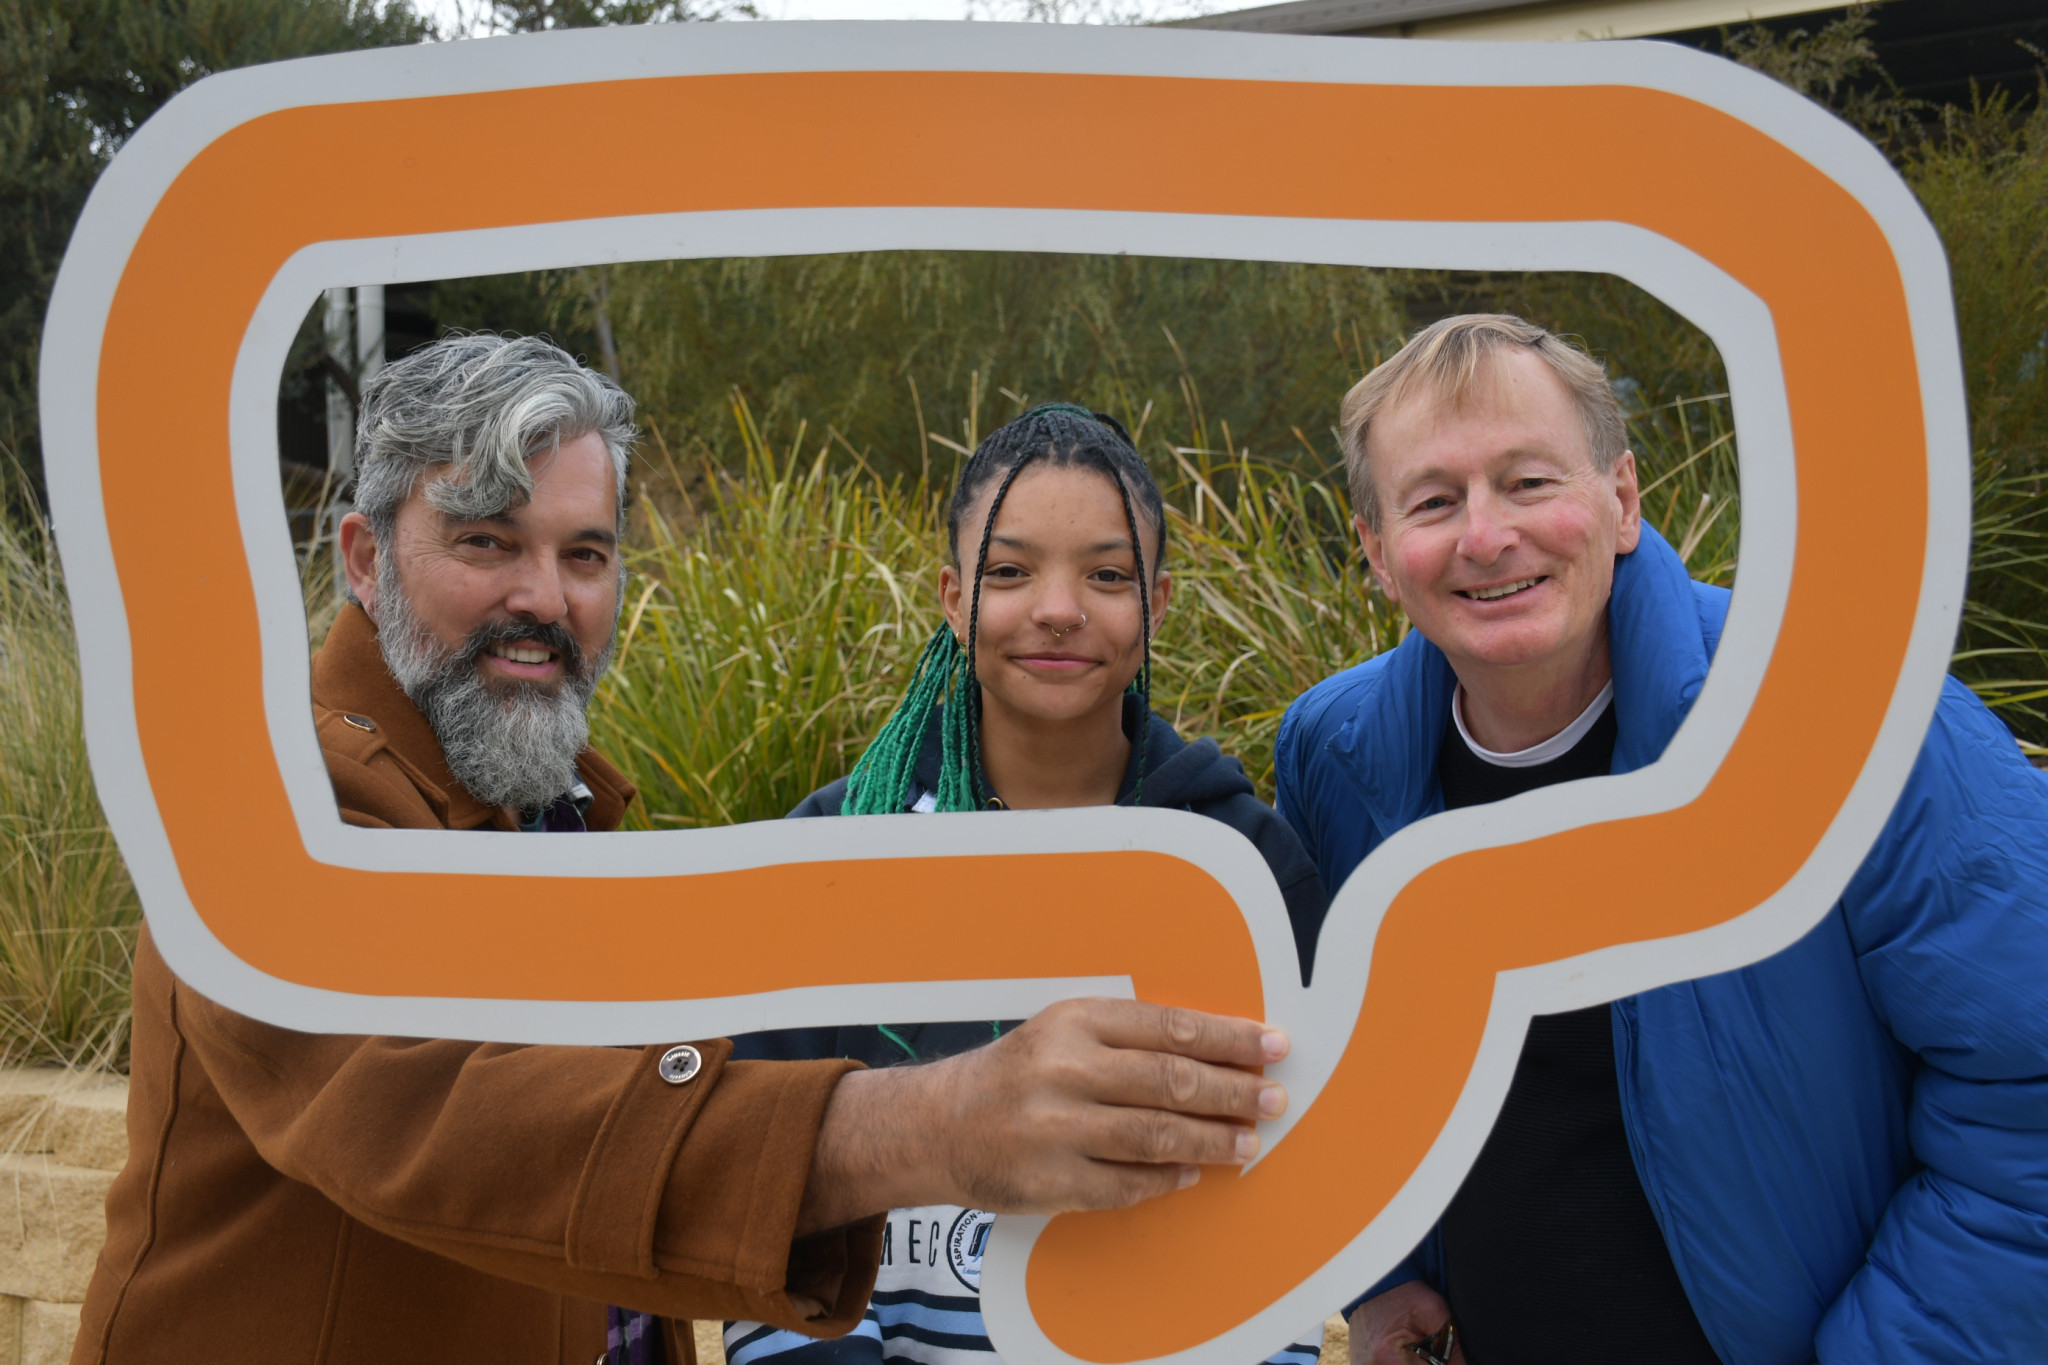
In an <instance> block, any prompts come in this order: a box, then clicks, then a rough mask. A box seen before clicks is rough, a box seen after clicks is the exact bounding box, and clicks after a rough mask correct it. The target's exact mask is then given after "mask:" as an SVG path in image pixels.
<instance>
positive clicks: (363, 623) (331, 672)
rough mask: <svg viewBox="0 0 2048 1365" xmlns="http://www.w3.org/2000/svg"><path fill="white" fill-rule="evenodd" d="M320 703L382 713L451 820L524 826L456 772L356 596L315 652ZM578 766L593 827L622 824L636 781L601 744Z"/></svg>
mask: <svg viewBox="0 0 2048 1365" xmlns="http://www.w3.org/2000/svg"><path fill="white" fill-rule="evenodd" d="M313 705H315V706H316V707H322V708H325V709H327V710H330V711H342V712H347V713H350V714H353V715H359V716H367V717H369V718H370V719H371V720H372V721H375V722H376V725H377V731H378V733H379V734H380V735H381V736H382V737H383V740H384V749H385V752H387V753H389V754H390V755H391V757H392V758H393V759H394V760H396V761H397V763H398V765H399V767H401V768H402V769H404V770H405V775H406V777H407V778H408V779H410V780H411V782H412V784H413V785H414V786H415V787H417V788H419V792H420V795H421V796H422V797H424V798H425V799H426V801H427V804H428V805H430V806H432V807H433V809H434V814H435V815H436V816H438V817H439V818H440V820H441V823H442V824H443V825H444V826H446V827H447V828H449V829H483V828H486V827H489V828H493V829H504V830H511V829H517V828H518V823H517V821H516V819H515V818H514V816H513V813H512V812H510V811H507V810H506V809H505V808H504V807H502V806H486V805H485V804H484V803H483V802H481V801H479V800H477V799H476V798H475V797H474V796H471V795H470V794H469V792H468V791H467V790H466V789H465V788H464V787H463V785H462V784H461V783H460V782H457V781H456V780H455V774H454V773H452V772H450V771H449V770H448V760H447V759H446V758H445V757H443V756H442V753H441V741H440V740H439V739H438V738H437V737H436V736H435V734H434V730H433V727H432V726H430V725H429V724H427V718H426V717H425V716H423V715H421V714H420V710H419V708H418V707H416V706H414V705H413V704H412V699H411V698H410V697H407V696H406V695H405V692H404V690H403V689H402V688H400V687H399V685H398V681H397V679H395V678H393V677H392V676H391V671H390V670H389V669H388V668H386V667H385V666H384V652H383V651H382V650H381V649H379V648H378V645H377V627H376V625H375V624H374V623H373V622H372V621H371V620H370V617H369V615H368V613H366V612H365V611H364V610H363V609H362V608H361V607H360V606H357V605H356V604H355V603H353V602H351V603H349V604H348V605H347V606H345V607H343V608H342V609H341V614H340V615H339V616H337V617H336V618H335V620H334V627H333V629H331V630H329V631H328V632H327V642H326V643H325V644H323V645H322V646H321V647H320V652H319V653H317V654H315V655H314V656H313ZM576 771H577V774H578V775H579V776H581V777H582V779H583V782H584V784H585V785H586V786H588V787H589V788H590V793H591V803H590V809H589V810H588V811H587V812H585V814H584V822H585V824H587V825H588V826H589V827H590V828H591V829H594V830H608V829H615V828H617V827H618V824H619V821H620V820H622V819H624V818H625V814H626V807H627V805H628V804H629V803H630V802H631V801H632V799H633V795H634V789H633V784H632V783H630V782H628V781H627V780H626V778H625V776H624V775H623V774H621V773H620V772H619V770H618V769H616V768H614V767H613V766H612V765H611V764H610V763H608V762H606V761H605V760H604V758H603V757H602V756H601V755H599V754H598V753H597V751H596V750H594V749H585V750H584V751H583V752H582V753H581V754H578V755H577V757H576Z"/></svg>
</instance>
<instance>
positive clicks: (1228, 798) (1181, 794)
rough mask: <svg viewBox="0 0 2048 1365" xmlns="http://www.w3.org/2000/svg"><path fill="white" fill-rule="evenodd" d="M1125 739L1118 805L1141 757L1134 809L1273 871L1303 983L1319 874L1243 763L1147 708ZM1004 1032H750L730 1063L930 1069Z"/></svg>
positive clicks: (829, 804)
mask: <svg viewBox="0 0 2048 1365" xmlns="http://www.w3.org/2000/svg"><path fill="white" fill-rule="evenodd" d="M939 720H940V717H939V713H938V712H937V711H934V712H933V714H932V719H931V724H930V725H929V726H928V727H927V729H926V731H925V739H924V747H923V749H922V750H921V751H920V752H919V754H918V759H917V769H916V773H915V778H916V785H917V788H918V790H917V791H915V792H913V793H912V794H911V799H910V800H908V801H906V802H905V803H904V808H905V809H906V810H908V809H909V808H911V807H912V806H915V805H916V804H917V803H918V801H919V800H920V799H922V798H923V797H924V796H926V795H927V794H929V793H933V792H936V791H937V790H938V786H939V763H940V753H941V749H940V737H939ZM1141 723H1142V724H1144V725H1146V726H1147V727H1148V733H1147V734H1146V740H1147V742H1146V743H1144V744H1139V743H1137V742H1136V740H1137V737H1138V726H1139V725H1140V724H1141ZM1123 726H1124V735H1125V736H1126V737H1127V738H1129V739H1131V740H1132V741H1133V742H1132V744H1131V761H1130V764H1129V766H1128V767H1127V768H1126V769H1125V770H1124V780H1123V784H1122V786H1121V787H1120V788H1119V789H1118V791H1117V797H1116V799H1117V803H1118V804H1119V805H1128V804H1130V800H1131V792H1132V791H1133V789H1135V788H1136V787H1137V785H1138V758H1139V755H1140V753H1142V754H1143V755H1144V760H1145V785H1144V790H1143V792H1142V793H1140V796H1139V800H1138V803H1137V804H1139V805H1141V806H1151V807H1156V808H1160V809H1180V810H1190V811H1193V812H1194V813H1195V814H1197V815H1206V816H1208V817H1209V818H1210V819H1212V820H1220V821H1222V822H1223V823H1224V824H1226V825H1228V826H1230V827H1231V828H1232V829H1234V830H1236V831H1237V832H1238V833H1239V834H1242V835H1243V836H1244V837H1245V838H1247V839H1249V840H1251V841H1252V847H1254V848H1256V849H1257V850H1258V851H1259V855H1260V856H1261V857H1263V858H1264V859H1265V860H1266V866H1267V867H1269V868H1271V869H1272V870H1273V879H1274V881H1276V882H1278V883H1279V885H1280V895H1281V898H1282V899H1283V900H1284V901H1285V902H1286V904H1287V918H1288V920H1289V921H1290V922H1291V923H1292V924H1293V926H1294V943H1295V950H1296V952H1297V953H1298V954H1299V960H1300V961H1301V963H1302V976H1303V979H1304V980H1306V978H1307V975H1308V967H1307V963H1308V960H1309V953H1310V952H1311V951H1312V949H1313V946H1314V943H1315V936H1316V931H1317V928H1318V927H1319V926H1320V925H1321V924H1322V920H1323V912H1324V910H1325V909H1326V908H1327V906H1328V898H1327V897H1326V896H1325V895H1324V892H1323V883H1322V879H1321V878H1320V877H1319V876H1318V875H1317V873H1316V867H1315V864H1314V863H1313V862H1311V861H1310V859H1309V856H1308V854H1307V853H1305V852H1304V851H1303V850H1302V847H1301V841H1300V840H1299V839H1298V838H1296V837H1295V833H1294V831H1293V829H1291V828H1290V827H1289V826H1288V824H1287V822H1286V821H1284V820H1282V819H1281V818H1280V817H1279V815H1277V814H1276V813H1275V812H1274V810H1273V808H1272V807H1271V806H1268V805H1267V804H1266V803H1265V802H1263V801H1261V800H1259V798H1258V797H1257V796H1255V795H1253V792H1252V783H1251V779H1250V778H1248V777H1246V776H1245V773H1244V765H1243V764H1242V763H1240V762H1238V761H1237V760H1236V759H1234V758H1231V757H1228V756H1227V755H1225V754H1224V752H1223V751H1222V750H1221V749H1219V748H1218V747H1217V745H1216V741H1215V740H1213V739H1198V740H1196V741H1195V742H1194V743H1193V744H1190V743H1188V742H1187V741H1186V740H1184V739H1182V738H1181V737H1180V735H1179V733H1178V732H1177V731H1175V730H1174V728H1173V726H1171V725H1169V724H1168V723H1167V722H1166V721H1165V720H1163V719H1161V718H1160V717H1159V716H1157V715H1154V714H1153V713H1152V712H1151V711H1150V710H1149V709H1148V708H1147V707H1146V705H1145V703H1144V700H1143V699H1142V698H1139V697H1135V696H1127V697H1125V698H1124V715H1123ZM845 799H846V779H845V778H843V777H842V778H840V779H839V780H838V781H837V782H833V783H831V784H830V785H828V786H824V787H820V788H819V789H818V790H817V791H814V792H812V793H811V794H810V795H809V796H807V797H805V798H804V799H803V801H802V802H801V803H800V804H799V805H798V806H797V808H796V809H795V810H793V811H791V812H790V817H791V818H792V819H795V818H802V817H808V816H815V815H837V814H839V808H840V805H841V803H842V802H844V801H845ZM1009 1028H1010V1025H1009V1024H1007V1023H1001V1022H997V1021H990V1020H979V1021H976V1022H973V1023H945V1024H894V1025H889V1026H887V1027H877V1026H875V1025H871V1024H864V1025H853V1026H848V1027H842V1028H803V1029H775V1030H773V1031H770V1032H766V1033H751V1034H747V1035H745V1036H744V1037H740V1038H735V1039H734V1040H733V1056H734V1057H736V1058H764V1059H772V1060H781V1061H796V1060H805V1059H810V1058H816V1057H852V1058H856V1059H858V1060H860V1061H863V1062H866V1063H867V1064H868V1065H869V1066H890V1065H894V1064H896V1063H899V1062H907V1061H910V1060H911V1059H912V1058H913V1057H915V1058H916V1059H917V1060H919V1061H927V1062H928V1061H936V1060H937V1059H939V1058H941V1057H950V1056H952V1055H953V1054H955V1053H959V1052H965V1051H967V1050H968V1049H970V1048H974V1047H979V1046H980V1045H981V1044H983V1043H986V1042H989V1041H991V1040H992V1039H993V1038H995V1037H997V1036H998V1035H999V1034H1001V1033H1004V1032H1007V1031H1008V1030H1009Z"/></svg>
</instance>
